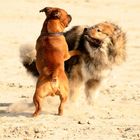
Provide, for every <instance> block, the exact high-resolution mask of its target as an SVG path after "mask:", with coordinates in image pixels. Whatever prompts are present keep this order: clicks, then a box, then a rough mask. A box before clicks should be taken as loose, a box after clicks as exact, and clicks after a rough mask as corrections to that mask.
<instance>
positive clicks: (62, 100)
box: [58, 94, 67, 116]
mask: <svg viewBox="0 0 140 140" xmlns="http://www.w3.org/2000/svg"><path fill="white" fill-rule="evenodd" d="M59 96H60V105H59V108H58V115H60V116H61V115H63V110H64V104H65V102H66V101H67V96H64V95H61V94H60V95H59Z"/></svg>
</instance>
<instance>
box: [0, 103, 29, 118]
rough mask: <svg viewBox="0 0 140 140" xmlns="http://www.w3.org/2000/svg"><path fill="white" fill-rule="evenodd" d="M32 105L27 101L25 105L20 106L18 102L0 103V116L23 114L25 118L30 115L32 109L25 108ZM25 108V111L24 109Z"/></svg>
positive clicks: (18, 115)
mask: <svg viewBox="0 0 140 140" xmlns="http://www.w3.org/2000/svg"><path fill="white" fill-rule="evenodd" d="M27 107H30V108H31V107H32V104H31V103H27V104H26V106H25V107H21V104H20V105H19V104H18V103H16V104H13V103H0V117H20V116H24V117H27V118H30V117H32V111H30V110H31V109H30V110H29V109H27ZM26 109H27V111H26Z"/></svg>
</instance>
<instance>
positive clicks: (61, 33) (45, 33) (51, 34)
mask: <svg viewBox="0 0 140 140" xmlns="http://www.w3.org/2000/svg"><path fill="white" fill-rule="evenodd" d="M63 34H64V33H63V32H54V33H53V32H42V33H41V36H60V35H63Z"/></svg>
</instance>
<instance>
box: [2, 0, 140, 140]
mask: <svg viewBox="0 0 140 140" xmlns="http://www.w3.org/2000/svg"><path fill="white" fill-rule="evenodd" d="M45 6H55V7H61V8H64V9H66V10H67V11H68V12H69V13H70V14H71V15H72V18H73V20H72V22H71V24H70V26H69V27H68V28H67V30H68V29H69V28H71V27H72V26H73V25H94V24H97V23H99V22H102V21H111V22H114V23H116V24H118V25H120V26H121V27H122V29H123V30H124V31H125V32H126V34H127V44H126V48H127V54H128V57H127V60H126V62H125V63H124V64H122V65H121V66H119V67H115V68H114V69H113V71H112V73H111V74H110V76H109V77H108V79H107V82H106V83H105V85H104V86H102V88H101V92H100V94H99V96H98V97H97V98H96V99H95V104H94V106H89V105H87V104H86V101H85V99H84V96H83V99H82V100H79V102H78V104H77V105H72V104H71V103H70V102H68V103H67V104H66V106H65V113H64V115H63V116H61V117H60V116H57V115H56V113H57V107H58V104H59V99H58V97H53V98H51V97H49V98H47V99H45V101H44V108H43V112H42V113H41V115H40V116H39V117H38V118H33V117H32V116H31V114H32V113H33V111H34V106H33V104H32V96H33V94H34V90H35V83H36V79H35V78H32V76H30V75H29V74H28V73H27V72H26V70H25V68H24V67H23V66H22V64H21V60H20V57H19V49H20V47H21V46H22V45H24V44H31V45H32V46H34V44H35V42H36V39H37V37H38V35H39V34H40V30H41V27H42V24H43V21H44V18H45V15H44V14H43V13H39V12H38V11H39V10H40V9H41V8H44V7H45ZM139 13H140V1H139V0H127V1H122V0H79V1H78V0H19V1H17V0H5V1H1V4H0V32H1V33H0V50H1V51H0V139H1V140H8V139H16V140H17V139H19V140H33V139H40V140H42V139H44V140H46V139H47V140H85V139H87V140H140V46H139V44H140V33H139V31H140V24H139V23H140V18H139V16H140V14H139ZM81 94H83V93H82V92H81Z"/></svg>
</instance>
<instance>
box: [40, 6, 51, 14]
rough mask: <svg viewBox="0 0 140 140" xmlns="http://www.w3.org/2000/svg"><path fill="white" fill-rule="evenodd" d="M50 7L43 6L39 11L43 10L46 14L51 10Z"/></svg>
mask: <svg viewBox="0 0 140 140" xmlns="http://www.w3.org/2000/svg"><path fill="white" fill-rule="evenodd" d="M52 9H53V8H52V7H45V8H43V9H41V10H40V11H39V12H45V14H46V16H47V15H48V14H49V13H50V12H51V11H52Z"/></svg>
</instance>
